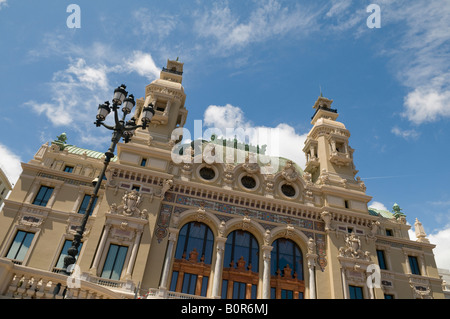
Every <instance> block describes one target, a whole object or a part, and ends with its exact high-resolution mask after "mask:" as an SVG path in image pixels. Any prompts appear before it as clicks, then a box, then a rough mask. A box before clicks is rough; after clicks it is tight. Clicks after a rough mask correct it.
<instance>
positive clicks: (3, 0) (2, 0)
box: [0, 0, 8, 10]
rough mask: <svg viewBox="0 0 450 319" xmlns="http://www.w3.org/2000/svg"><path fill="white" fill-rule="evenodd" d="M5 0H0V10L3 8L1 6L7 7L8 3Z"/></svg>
mask: <svg viewBox="0 0 450 319" xmlns="http://www.w3.org/2000/svg"><path fill="white" fill-rule="evenodd" d="M6 1H7V0H0V10H1V9H2V8H3V7H7V6H8V3H7V2H6Z"/></svg>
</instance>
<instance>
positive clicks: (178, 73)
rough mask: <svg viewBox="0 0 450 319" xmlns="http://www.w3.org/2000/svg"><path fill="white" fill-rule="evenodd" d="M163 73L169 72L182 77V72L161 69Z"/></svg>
mask: <svg viewBox="0 0 450 319" xmlns="http://www.w3.org/2000/svg"><path fill="white" fill-rule="evenodd" d="M162 70H163V71H164V72H169V73H173V74H177V75H183V72H180V71H177V70H172V69H168V68H163V69H162Z"/></svg>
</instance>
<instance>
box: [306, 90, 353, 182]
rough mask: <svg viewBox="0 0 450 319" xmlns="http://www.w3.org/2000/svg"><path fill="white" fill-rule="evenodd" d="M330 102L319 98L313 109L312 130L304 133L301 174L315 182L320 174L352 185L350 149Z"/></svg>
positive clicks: (321, 97)
mask: <svg viewBox="0 0 450 319" xmlns="http://www.w3.org/2000/svg"><path fill="white" fill-rule="evenodd" d="M332 103H333V100H330V99H327V98H325V97H323V96H320V97H319V98H318V99H317V101H316V103H315V104H314V106H313V108H314V109H315V110H316V111H315V113H314V116H313V117H312V121H311V124H312V125H313V128H312V129H311V131H310V132H309V133H308V136H307V138H306V141H305V147H304V148H303V152H304V153H305V155H306V167H305V172H307V173H310V174H311V176H312V181H313V182H315V181H317V179H318V178H319V177H320V175H321V174H326V175H327V178H330V179H331V180H333V179H334V180H335V181H340V182H342V180H351V181H354V178H355V175H356V174H357V173H358V171H357V170H355V165H354V163H353V151H354V150H353V149H352V148H351V147H350V145H349V143H348V139H349V137H350V132H349V131H348V130H347V129H346V128H345V125H344V124H343V123H341V122H338V121H336V120H337V118H338V116H339V114H338V112H337V110H336V109H332V108H331V104H332Z"/></svg>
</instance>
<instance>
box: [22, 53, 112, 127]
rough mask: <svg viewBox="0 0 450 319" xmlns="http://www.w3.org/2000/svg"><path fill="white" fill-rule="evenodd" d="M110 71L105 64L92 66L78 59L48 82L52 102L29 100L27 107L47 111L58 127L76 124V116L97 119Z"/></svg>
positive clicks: (83, 118)
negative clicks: (98, 107)
mask: <svg viewBox="0 0 450 319" xmlns="http://www.w3.org/2000/svg"><path fill="white" fill-rule="evenodd" d="M108 72H109V70H108V68H107V67H106V66H104V65H97V66H89V65H87V63H86V61H85V60H84V59H82V58H79V59H77V60H75V61H72V62H71V63H70V64H69V66H68V68H67V69H65V70H62V71H57V72H55V73H54V75H53V78H52V81H51V82H50V83H49V84H48V86H49V90H50V96H51V97H52V98H51V101H47V102H44V103H38V102H36V101H28V102H26V103H25V106H28V107H31V109H32V110H34V111H35V112H36V113H38V114H44V115H45V116H47V118H48V119H49V120H50V121H51V123H52V124H53V125H55V126H64V125H68V124H71V123H72V124H75V125H76V121H75V119H77V120H79V121H87V120H88V119H91V118H95V116H94V117H93V114H95V112H96V109H95V105H98V104H99V103H101V102H102V100H101V96H102V95H104V94H105V92H106V91H107V89H108V87H109V83H108V76H107V74H108Z"/></svg>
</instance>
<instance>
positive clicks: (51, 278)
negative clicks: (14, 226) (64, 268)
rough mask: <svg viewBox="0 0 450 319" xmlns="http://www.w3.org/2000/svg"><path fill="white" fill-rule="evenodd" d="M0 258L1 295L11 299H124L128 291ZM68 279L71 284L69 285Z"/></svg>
mask: <svg viewBox="0 0 450 319" xmlns="http://www.w3.org/2000/svg"><path fill="white" fill-rule="evenodd" d="M71 280H72V279H71V278H70V277H68V276H66V275H63V274H58V273H55V272H52V271H45V270H41V269H36V268H30V267H26V266H22V265H18V264H15V263H13V262H12V261H11V260H9V259H6V258H0V296H1V297H2V298H11V299H124V298H130V296H129V295H130V294H128V293H125V292H124V293H123V294H122V293H120V292H117V291H112V290H110V289H108V288H106V287H104V286H101V285H98V284H95V283H92V282H89V281H86V280H83V279H82V278H77V279H76V282H73V283H72V281H71ZM69 282H70V283H71V284H69Z"/></svg>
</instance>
